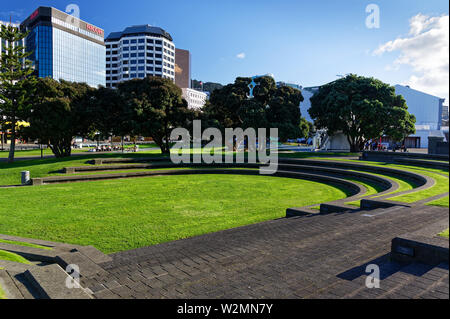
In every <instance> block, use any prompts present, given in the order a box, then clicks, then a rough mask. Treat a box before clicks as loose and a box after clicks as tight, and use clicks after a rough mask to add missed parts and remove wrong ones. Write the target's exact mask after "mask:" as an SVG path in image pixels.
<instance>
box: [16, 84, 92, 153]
mask: <svg viewBox="0 0 450 319" xmlns="http://www.w3.org/2000/svg"><path fill="white" fill-rule="evenodd" d="M94 90H95V89H93V88H91V87H89V86H88V85H87V84H84V83H71V82H66V81H63V80H61V81H60V82H58V81H55V80H53V79H51V78H45V79H38V81H37V89H36V90H35V92H34V94H32V99H33V110H32V112H31V115H30V117H29V119H28V122H29V123H30V127H28V128H26V129H24V134H25V135H26V136H28V137H30V138H34V139H39V140H40V141H41V143H42V144H47V145H48V147H50V149H51V150H52V152H53V154H54V155H55V156H56V157H57V158H62V157H68V156H70V155H71V152H72V140H73V138H74V137H75V136H83V135H86V134H88V133H89V131H90V130H92V127H93V121H94V119H93V118H92V117H91V113H90V112H88V109H87V107H86V106H87V105H88V103H89V99H90V98H91V96H92V95H91V93H92V91H94Z"/></svg>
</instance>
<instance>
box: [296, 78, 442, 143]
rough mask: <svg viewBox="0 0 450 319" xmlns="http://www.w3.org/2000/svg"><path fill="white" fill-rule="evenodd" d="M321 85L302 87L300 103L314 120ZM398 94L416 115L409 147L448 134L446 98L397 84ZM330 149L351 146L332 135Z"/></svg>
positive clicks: (301, 107) (308, 119)
mask: <svg viewBox="0 0 450 319" xmlns="http://www.w3.org/2000/svg"><path fill="white" fill-rule="evenodd" d="M319 89H320V87H308V88H303V89H302V95H303V97H304V98H305V100H304V101H303V102H302V103H300V110H301V113H302V116H303V117H304V118H306V120H307V121H309V122H313V120H312V119H311V116H310V115H309V113H308V110H309V109H310V108H311V98H312V97H313V95H314V94H315V93H316V92H317V91H318V90H319ZM395 90H396V94H398V95H402V96H403V97H404V98H405V100H406V104H407V105H408V112H409V113H411V114H414V116H415V117H416V134H414V135H411V136H409V137H408V138H407V141H406V143H407V146H408V147H409V148H428V137H432V136H438V137H444V136H445V133H447V134H448V127H444V126H442V117H443V116H445V107H444V102H445V99H442V98H440V97H437V96H433V95H430V94H427V93H424V92H420V91H417V90H414V89H412V88H410V87H408V86H402V85H396V86H395ZM330 143H331V144H333V143H334V144H336V145H331V146H330V147H329V149H336V150H344V149H347V148H349V145H348V142H347V141H346V140H345V139H343V138H342V136H336V137H332V138H331V139H330Z"/></svg>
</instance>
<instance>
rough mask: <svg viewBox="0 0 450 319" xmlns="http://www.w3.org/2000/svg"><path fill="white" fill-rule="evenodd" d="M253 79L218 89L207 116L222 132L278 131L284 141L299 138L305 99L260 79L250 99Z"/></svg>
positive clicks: (212, 95)
mask: <svg viewBox="0 0 450 319" xmlns="http://www.w3.org/2000/svg"><path fill="white" fill-rule="evenodd" d="M250 82H251V79H250V78H237V79H236V81H235V82H234V83H233V84H229V85H227V86H225V87H223V88H222V89H219V90H215V91H214V92H213V93H212V94H211V98H210V101H209V103H207V104H206V106H205V107H204V113H206V114H207V117H208V118H209V119H210V123H215V124H216V126H217V127H218V128H220V129H222V130H224V129H225V128H237V127H240V128H243V129H246V128H249V127H252V128H255V129H256V128H278V129H279V135H280V139H281V140H287V139H288V138H297V137H300V135H301V132H300V129H299V124H300V118H301V114H300V102H301V101H303V96H302V94H301V92H300V91H299V90H296V89H293V88H291V87H280V88H277V87H276V84H275V81H274V80H273V78H271V77H269V76H267V77H261V78H259V79H257V82H258V85H257V86H256V87H255V88H254V91H253V95H254V98H253V99H249V98H248V94H249V88H248V85H249V84H250Z"/></svg>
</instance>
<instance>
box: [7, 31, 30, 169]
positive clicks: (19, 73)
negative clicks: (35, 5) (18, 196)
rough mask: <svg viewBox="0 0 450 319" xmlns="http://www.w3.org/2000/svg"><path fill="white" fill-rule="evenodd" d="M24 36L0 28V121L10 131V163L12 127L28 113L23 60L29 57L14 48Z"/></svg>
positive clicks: (26, 73) (20, 48)
mask: <svg viewBox="0 0 450 319" xmlns="http://www.w3.org/2000/svg"><path fill="white" fill-rule="evenodd" d="M26 36H27V33H23V32H21V31H20V30H19V29H18V28H16V27H13V26H11V25H9V26H5V25H2V26H1V30H0V38H1V39H2V40H3V41H4V48H6V49H5V51H3V52H1V57H0V101H1V102H0V118H2V117H5V118H6V122H9V124H10V128H11V146H10V152H9V161H10V162H13V161H14V152H15V145H16V144H15V141H16V135H17V132H16V123H17V122H18V121H21V120H23V119H24V118H25V117H26V116H27V114H28V112H29V110H30V102H29V100H28V96H29V94H28V93H29V92H28V91H27V89H26V87H27V86H28V87H29V82H30V81H32V79H31V80H28V78H29V77H30V75H31V74H32V73H33V71H34V70H33V67H32V63H31V62H30V61H28V60H27V57H28V56H29V55H30V54H31V53H26V52H25V49H24V47H23V46H20V45H17V44H18V43H21V42H22V40H23V39H24V38H25V37H26Z"/></svg>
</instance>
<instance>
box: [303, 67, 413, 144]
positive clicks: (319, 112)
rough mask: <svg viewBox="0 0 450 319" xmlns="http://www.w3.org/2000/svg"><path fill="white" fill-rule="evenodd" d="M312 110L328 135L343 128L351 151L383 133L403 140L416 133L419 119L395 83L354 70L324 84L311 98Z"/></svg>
mask: <svg viewBox="0 0 450 319" xmlns="http://www.w3.org/2000/svg"><path fill="white" fill-rule="evenodd" d="M309 114H310V115H311V118H313V119H314V120H315V125H316V127H317V128H318V129H327V130H328V134H329V135H333V134H335V133H338V132H343V134H345V135H346V136H347V139H348V142H349V144H350V148H351V151H352V152H358V151H360V150H362V149H363V147H364V144H365V143H366V142H367V141H368V140H370V139H376V138H379V137H381V136H383V135H386V136H390V137H391V138H393V139H394V140H397V141H400V140H402V139H404V138H405V137H407V136H408V135H410V134H414V133H415V126H414V124H415V122H416V119H415V117H414V115H412V114H410V113H409V112H408V106H407V105H406V101H405V99H404V98H403V97H402V96H401V95H397V94H396V93H395V88H394V87H392V86H390V85H389V84H386V83H383V82H381V81H379V80H377V79H374V78H366V77H360V76H357V75H353V74H351V75H348V76H347V77H345V78H343V79H339V80H337V81H334V82H331V83H329V84H326V85H324V86H322V87H321V88H320V89H319V91H318V92H317V93H316V94H315V95H314V96H313V97H312V98H311V108H310V109H309Z"/></svg>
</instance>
